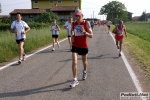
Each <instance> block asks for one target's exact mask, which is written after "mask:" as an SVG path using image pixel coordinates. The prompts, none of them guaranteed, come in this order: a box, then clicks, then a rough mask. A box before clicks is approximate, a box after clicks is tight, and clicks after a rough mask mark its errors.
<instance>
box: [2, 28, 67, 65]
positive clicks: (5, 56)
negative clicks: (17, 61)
mask: <svg viewBox="0 0 150 100" xmlns="http://www.w3.org/2000/svg"><path fill="white" fill-rule="evenodd" d="M65 37H66V30H64V29H63V28H61V30H60V32H59V39H62V38H65ZM51 42H52V38H51V32H50V28H49V27H47V28H43V29H38V30H36V29H31V31H30V32H28V33H27V39H26V41H25V45H24V49H25V52H31V51H33V50H35V49H37V48H40V47H42V46H45V45H48V44H50V43H51ZM17 56H18V47H17V44H16V41H15V37H14V34H13V33H10V32H9V31H4V32H0V63H2V62H6V61H9V60H11V59H13V58H15V57H17Z"/></svg>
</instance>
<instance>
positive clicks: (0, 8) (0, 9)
mask: <svg viewBox="0 0 150 100" xmlns="http://www.w3.org/2000/svg"><path fill="white" fill-rule="evenodd" d="M1 12H2V6H1V2H0V13H1Z"/></svg>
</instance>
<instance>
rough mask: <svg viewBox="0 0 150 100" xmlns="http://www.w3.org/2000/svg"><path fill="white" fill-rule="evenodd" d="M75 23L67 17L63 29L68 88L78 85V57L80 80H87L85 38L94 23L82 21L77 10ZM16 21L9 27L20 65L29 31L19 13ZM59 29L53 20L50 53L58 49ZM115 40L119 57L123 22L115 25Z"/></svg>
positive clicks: (86, 44)
mask: <svg viewBox="0 0 150 100" xmlns="http://www.w3.org/2000/svg"><path fill="white" fill-rule="evenodd" d="M74 17H75V21H73V17H69V20H68V21H67V22H66V23H65V25H64V28H65V29H66V30H67V37H68V43H69V49H70V50H71V52H72V74H73V81H72V82H71V84H70V87H75V86H77V85H78V84H79V82H78V79H77V60H78V59H77V58H78V55H81V56H82V62H83V76H82V79H83V80H85V79H86V78H87V67H88V61H87V56H88V55H87V54H88V42H87V37H88V38H92V37H93V28H94V23H89V21H86V20H83V13H82V11H81V10H80V9H77V10H76V11H75V13H74ZM16 18H17V20H15V21H13V23H12V25H11V32H12V33H14V34H15V38H16V42H17V44H18V48H19V60H18V63H21V62H22V61H23V60H25V59H26V54H25V53H24V48H23V46H24V42H25V39H26V33H27V32H28V31H30V27H29V26H28V24H27V23H26V22H24V21H22V20H21V19H22V16H21V14H20V13H17V15H16ZM110 24H111V22H109V21H108V23H107V25H108V31H110ZM59 30H60V27H59V25H57V22H56V20H55V19H54V20H53V24H52V26H51V29H50V31H51V33H52V39H53V48H52V51H55V43H57V46H58V47H60V44H59V42H58V37H59ZM113 33H114V34H115V38H116V45H117V48H118V49H120V52H119V56H121V51H122V43H123V38H124V33H125V34H126V28H125V26H124V25H123V21H119V24H118V25H116V27H115V29H114V30H113Z"/></svg>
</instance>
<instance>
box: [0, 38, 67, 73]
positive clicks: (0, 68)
mask: <svg viewBox="0 0 150 100" xmlns="http://www.w3.org/2000/svg"><path fill="white" fill-rule="evenodd" d="M65 40H67V38H65V39H63V40H61V41H59V42H60V43H61V42H63V41H65ZM50 47H52V45H50V46H47V47H45V48H43V49H40V50H38V51H36V52H34V53H32V54H30V55H27V58H29V57H31V56H33V55H35V54H37V53H39V52H41V51H43V50H46V49H48V48H50ZM17 62H18V61H14V62H11V63H9V64H7V65H5V66H2V67H0V70H3V69H5V68H7V67H9V66H11V65H13V64H15V63H17Z"/></svg>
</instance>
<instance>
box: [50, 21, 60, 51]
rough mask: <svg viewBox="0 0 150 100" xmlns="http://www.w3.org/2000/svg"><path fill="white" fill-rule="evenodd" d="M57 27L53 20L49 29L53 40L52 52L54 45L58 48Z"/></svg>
mask: <svg viewBox="0 0 150 100" xmlns="http://www.w3.org/2000/svg"><path fill="white" fill-rule="evenodd" d="M59 30H60V28H59V26H58V25H57V24H56V19H54V20H53V25H52V27H51V30H50V31H52V39H53V49H52V51H55V43H57V46H58V47H60V44H59V42H58V35H59Z"/></svg>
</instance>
